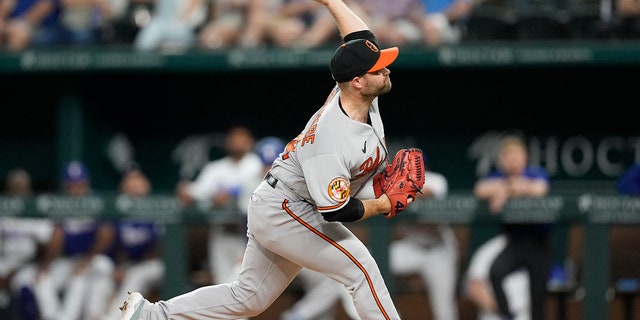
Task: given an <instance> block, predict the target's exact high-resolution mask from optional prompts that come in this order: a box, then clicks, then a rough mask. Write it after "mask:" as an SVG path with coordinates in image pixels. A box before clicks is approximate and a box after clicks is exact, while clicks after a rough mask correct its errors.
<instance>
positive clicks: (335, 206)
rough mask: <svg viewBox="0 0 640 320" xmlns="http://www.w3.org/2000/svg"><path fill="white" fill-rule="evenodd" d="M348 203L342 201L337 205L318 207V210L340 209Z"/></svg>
mask: <svg viewBox="0 0 640 320" xmlns="http://www.w3.org/2000/svg"><path fill="white" fill-rule="evenodd" d="M345 204H346V202H340V203H338V204H336V205H333V206H325V207H318V211H327V210H332V209H338V208H340V207H342V206H344V205H345Z"/></svg>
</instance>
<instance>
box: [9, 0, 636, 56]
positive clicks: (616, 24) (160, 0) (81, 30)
mask: <svg viewBox="0 0 640 320" xmlns="http://www.w3.org/2000/svg"><path fill="white" fill-rule="evenodd" d="M348 2H349V6H350V7H352V8H354V10H356V11H358V13H359V15H360V16H362V17H363V19H365V20H367V24H368V25H370V26H371V28H372V30H373V31H374V33H375V34H376V35H377V37H378V40H379V42H380V43H381V44H383V45H385V46H422V47H425V46H426V47H434V46H440V45H448V44H457V43H460V42H463V41H476V40H482V41H485V40H525V39H564V40H570V39H613V38H615V39H618V38H624V39H629V38H636V37H638V36H639V35H640V23H639V21H640V20H639V18H640V8H639V5H638V4H637V2H636V1H633V0H395V1H386V0H349V1H348ZM339 42H340V36H339V34H338V30H337V28H336V26H335V25H334V23H333V21H332V18H331V16H330V14H329V13H328V11H327V10H326V9H325V8H324V7H323V6H320V5H319V4H318V3H317V2H315V1H312V0H0V50H8V51H21V50H25V49H27V48H39V47H55V46H95V45H99V46H105V45H111V46H118V45H124V46H130V47H134V48H135V49H136V50H169V51H175V50H191V49H202V50H220V49H228V48H262V47H272V48H274V47H275V48H278V47H280V48H315V47H320V46H327V45H335V44H338V43H339Z"/></svg>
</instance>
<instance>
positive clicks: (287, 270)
mask: <svg viewBox="0 0 640 320" xmlns="http://www.w3.org/2000/svg"><path fill="white" fill-rule="evenodd" d="M299 271H300V266H298V265H297V264H295V263H293V262H291V261H289V260H287V259H285V258H283V257H281V256H279V255H277V254H275V253H273V252H271V251H269V250H267V249H265V248H264V247H262V246H261V245H260V244H259V243H258V242H257V241H256V240H255V239H254V238H253V237H252V236H250V237H249V242H248V244H247V249H246V253H245V259H244V260H243V266H242V271H241V272H240V274H239V276H238V279H237V280H236V281H235V282H233V283H228V284H220V285H212V286H206V287H202V288H199V289H196V290H194V291H191V292H188V293H185V294H183V295H179V296H177V297H174V298H171V299H169V300H166V301H159V302H157V303H155V304H146V305H145V306H144V307H143V312H142V317H141V319H150V320H151V319H153V320H155V319H169V318H170V319H238V318H242V317H252V316H256V315H258V314H260V313H261V312H262V311H264V310H265V309H267V308H268V307H269V306H270V305H271V304H272V303H273V302H274V301H275V300H276V299H277V298H278V297H279V296H280V295H281V294H282V292H283V291H284V290H285V289H286V288H287V287H288V286H289V284H290V283H291V281H292V280H293V278H294V277H295V276H296V275H297V274H298V272H299Z"/></svg>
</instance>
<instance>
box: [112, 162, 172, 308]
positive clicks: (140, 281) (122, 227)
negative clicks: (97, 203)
mask: <svg viewBox="0 0 640 320" xmlns="http://www.w3.org/2000/svg"><path fill="white" fill-rule="evenodd" d="M119 189H120V197H129V198H139V197H146V196H148V195H149V194H150V193H151V190H152V187H151V181H149V179H148V178H147V176H146V175H145V174H144V172H143V171H142V170H141V169H140V168H139V167H138V166H134V167H132V168H130V169H129V170H127V171H125V173H124V174H123V175H122V179H121V180H120V185H119ZM116 228H117V230H116V231H117V239H116V244H117V246H116V250H115V254H114V257H115V262H116V268H115V274H114V278H115V279H114V281H115V283H116V285H117V286H116V290H115V292H114V294H113V298H112V299H111V304H110V307H109V308H108V309H107V312H106V316H105V317H104V320H115V319H118V317H119V315H120V311H119V310H118V307H119V306H120V304H122V301H123V300H124V299H126V298H127V292H128V291H131V290H135V291H138V292H144V293H145V294H146V295H149V294H151V293H152V290H153V289H157V288H159V286H160V285H161V284H162V279H163V277H164V271H165V265H164V261H163V260H162V256H161V254H160V253H161V252H160V237H161V236H162V225H160V224H158V223H155V222H153V221H145V220H131V219H121V220H119V221H118V222H117V224H116Z"/></svg>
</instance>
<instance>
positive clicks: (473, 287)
mask: <svg viewBox="0 0 640 320" xmlns="http://www.w3.org/2000/svg"><path fill="white" fill-rule="evenodd" d="M506 245H507V238H506V236H505V235H503V234H500V235H497V236H494V237H493V238H491V239H489V240H488V241H487V242H485V243H483V244H482V245H481V246H480V247H478V249H477V250H476V251H475V252H474V253H473V255H472V256H471V260H470V261H469V268H468V269H467V272H466V274H465V275H464V277H463V278H464V282H463V292H464V294H465V295H466V296H467V297H468V298H469V299H470V300H471V301H472V302H473V303H474V304H475V305H476V306H477V307H478V309H479V312H478V317H477V320H501V319H504V318H501V317H500V314H499V311H498V305H497V303H496V299H495V296H494V294H493V289H492V286H491V280H490V279H489V270H490V269H491V265H492V264H493V261H494V260H495V258H496V257H497V256H498V254H499V253H500V252H502V250H504V248H505V246H506ZM502 286H503V288H504V292H505V296H506V297H507V300H508V301H509V308H510V310H511V314H512V315H513V320H529V319H531V315H530V314H531V310H530V302H529V301H530V297H529V274H528V273H527V271H526V270H525V269H524V268H520V269H517V270H516V271H514V272H512V273H511V274H509V275H508V276H507V277H505V278H504V280H503V282H502Z"/></svg>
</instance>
